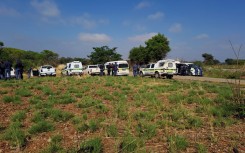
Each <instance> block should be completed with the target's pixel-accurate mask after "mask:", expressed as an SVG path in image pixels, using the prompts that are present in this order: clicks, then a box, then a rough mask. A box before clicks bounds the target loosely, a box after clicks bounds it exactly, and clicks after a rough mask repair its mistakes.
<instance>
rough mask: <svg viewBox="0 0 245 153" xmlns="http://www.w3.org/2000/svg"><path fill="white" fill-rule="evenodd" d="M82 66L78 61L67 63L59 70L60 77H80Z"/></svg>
mask: <svg viewBox="0 0 245 153" xmlns="http://www.w3.org/2000/svg"><path fill="white" fill-rule="evenodd" d="M82 68H83V65H82V63H81V62H79V61H73V62H70V63H67V64H66V66H65V67H64V68H63V69H62V70H61V74H62V75H69V76H70V75H80V76H81V75H82V74H83V70H82Z"/></svg>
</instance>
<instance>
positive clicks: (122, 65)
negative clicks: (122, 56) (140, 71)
mask: <svg viewBox="0 0 245 153" xmlns="http://www.w3.org/2000/svg"><path fill="white" fill-rule="evenodd" d="M118 68H128V64H119V65H118Z"/></svg>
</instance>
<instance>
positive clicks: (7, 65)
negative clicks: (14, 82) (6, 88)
mask: <svg viewBox="0 0 245 153" xmlns="http://www.w3.org/2000/svg"><path fill="white" fill-rule="evenodd" d="M4 66H5V71H4V73H5V80H7V79H10V78H11V75H10V71H11V67H12V64H11V63H10V62H9V61H8V60H6V61H5V62H4Z"/></svg>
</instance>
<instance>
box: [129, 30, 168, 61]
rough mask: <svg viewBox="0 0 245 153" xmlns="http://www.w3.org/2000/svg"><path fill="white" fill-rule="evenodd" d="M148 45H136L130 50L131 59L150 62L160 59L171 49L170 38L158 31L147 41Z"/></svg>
mask: <svg viewBox="0 0 245 153" xmlns="http://www.w3.org/2000/svg"><path fill="white" fill-rule="evenodd" d="M145 45H146V47H143V46H139V47H134V48H132V49H131V50H130V52H129V59H130V60H131V61H132V62H137V63H148V62H149V61H158V60H161V59H163V58H165V57H166V56H167V53H168V52H169V51H170V50H171V49H170V47H169V41H168V39H167V38H166V37H165V36H164V35H163V34H160V33H158V34H157V35H155V36H153V37H152V38H151V39H149V40H147V41H146V42H145Z"/></svg>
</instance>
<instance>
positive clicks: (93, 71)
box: [83, 65, 100, 75]
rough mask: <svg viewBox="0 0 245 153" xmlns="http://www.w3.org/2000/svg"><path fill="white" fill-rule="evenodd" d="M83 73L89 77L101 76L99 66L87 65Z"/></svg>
mask: <svg viewBox="0 0 245 153" xmlns="http://www.w3.org/2000/svg"><path fill="white" fill-rule="evenodd" d="M83 73H84V74H89V75H99V74H100V68H99V66H98V65H87V66H86V67H85V68H84V71H83Z"/></svg>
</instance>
